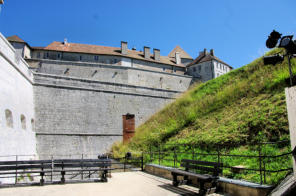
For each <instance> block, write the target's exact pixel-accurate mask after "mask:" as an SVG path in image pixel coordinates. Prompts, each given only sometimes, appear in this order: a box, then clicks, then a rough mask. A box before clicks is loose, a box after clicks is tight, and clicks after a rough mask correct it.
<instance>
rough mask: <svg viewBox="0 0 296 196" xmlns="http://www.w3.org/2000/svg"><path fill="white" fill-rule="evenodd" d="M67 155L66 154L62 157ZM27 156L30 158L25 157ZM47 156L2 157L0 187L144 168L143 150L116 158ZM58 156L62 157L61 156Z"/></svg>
mask: <svg viewBox="0 0 296 196" xmlns="http://www.w3.org/2000/svg"><path fill="white" fill-rule="evenodd" d="M66 156H69V155H65V156H63V157H66ZM26 157H30V158H29V159H26ZM49 157H51V159H41V160H40V159H37V158H35V159H34V156H33V155H13V156H12V155H10V156H5V157H4V156H2V157H1V159H2V161H0V187H1V186H11V185H20V184H22V185H23V184H36V183H37V184H43V182H45V183H49V184H50V183H61V182H74V181H97V180H98V179H101V178H102V176H101V173H102V172H104V171H105V172H106V174H107V175H109V174H110V175H111V172H126V171H139V170H140V171H141V170H143V168H144V159H143V153H141V154H139V155H133V156H124V157H119V158H113V157H112V156H107V155H103V156H101V155H97V156H96V157H97V158H94V155H87V154H84V155H82V156H81V158H80V159H77V158H76V159H75V158H72V159H69V158H68V159H58V158H55V157H54V156H49ZM58 157H62V155H59V156H58ZM72 157H74V156H72ZM76 157H77V156H76ZM89 157H92V158H89ZM4 160H6V161H4ZM43 179H44V180H43ZM1 182H2V183H1Z"/></svg>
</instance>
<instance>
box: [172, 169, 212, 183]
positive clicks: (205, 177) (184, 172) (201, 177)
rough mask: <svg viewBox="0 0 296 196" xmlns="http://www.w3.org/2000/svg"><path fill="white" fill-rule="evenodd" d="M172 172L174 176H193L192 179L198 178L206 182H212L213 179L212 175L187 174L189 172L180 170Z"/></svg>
mask: <svg viewBox="0 0 296 196" xmlns="http://www.w3.org/2000/svg"><path fill="white" fill-rule="evenodd" d="M171 172H172V175H174V174H180V175H183V176H192V177H196V178H198V179H201V180H204V181H210V180H212V179H213V177H212V176H210V175H203V174H196V173H192V172H187V171H184V170H179V169H175V170H172V171H171Z"/></svg>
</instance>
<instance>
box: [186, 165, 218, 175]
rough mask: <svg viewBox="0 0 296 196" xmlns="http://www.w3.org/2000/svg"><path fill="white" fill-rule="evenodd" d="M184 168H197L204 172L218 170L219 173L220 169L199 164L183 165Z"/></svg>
mask: <svg viewBox="0 0 296 196" xmlns="http://www.w3.org/2000/svg"><path fill="white" fill-rule="evenodd" d="M184 167H185V168H188V169H197V170H200V171H206V172H213V173H214V172H217V173H218V172H219V173H221V172H220V171H221V169H218V168H212V167H203V166H199V165H185V166H184Z"/></svg>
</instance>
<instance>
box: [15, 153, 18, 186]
mask: <svg viewBox="0 0 296 196" xmlns="http://www.w3.org/2000/svg"><path fill="white" fill-rule="evenodd" d="M17 160H18V156H17V155H15V161H17ZM15 166H16V168H15V184H17V162H16V163H15Z"/></svg>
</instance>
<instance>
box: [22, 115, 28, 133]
mask: <svg viewBox="0 0 296 196" xmlns="http://www.w3.org/2000/svg"><path fill="white" fill-rule="evenodd" d="M21 124H22V129H24V130H26V128H27V127H26V117H25V115H23V114H22V115H21Z"/></svg>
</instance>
